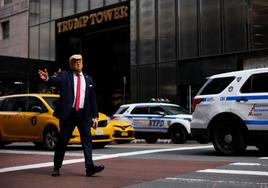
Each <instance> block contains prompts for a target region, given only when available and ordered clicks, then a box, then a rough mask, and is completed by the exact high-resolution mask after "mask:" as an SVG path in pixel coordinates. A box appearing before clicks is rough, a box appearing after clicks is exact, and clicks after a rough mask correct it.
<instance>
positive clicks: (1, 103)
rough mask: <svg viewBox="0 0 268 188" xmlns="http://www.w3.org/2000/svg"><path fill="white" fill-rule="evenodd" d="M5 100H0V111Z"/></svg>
mask: <svg viewBox="0 0 268 188" xmlns="http://www.w3.org/2000/svg"><path fill="white" fill-rule="evenodd" d="M4 101H5V99H0V111H2V108H3V105H4Z"/></svg>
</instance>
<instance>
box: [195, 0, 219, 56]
mask: <svg viewBox="0 0 268 188" xmlns="http://www.w3.org/2000/svg"><path fill="white" fill-rule="evenodd" d="M220 23H221V17H220V0H201V1H200V53H201V55H212V54H219V53H220V50H221V34H220V27H221V26H220Z"/></svg>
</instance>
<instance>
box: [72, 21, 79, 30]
mask: <svg viewBox="0 0 268 188" xmlns="http://www.w3.org/2000/svg"><path fill="white" fill-rule="evenodd" d="M73 21H74V29H77V28H79V27H80V25H79V20H78V19H77V18H75V19H73Z"/></svg>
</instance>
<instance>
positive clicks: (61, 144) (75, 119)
mask: <svg viewBox="0 0 268 188" xmlns="http://www.w3.org/2000/svg"><path fill="white" fill-rule="evenodd" d="M84 114H85V113H84V112H83V110H79V111H78V112H76V111H75V110H74V109H73V110H72V113H71V115H70V116H69V118H67V119H66V120H60V135H59V139H58V142H57V143H56V146H55V154H54V168H58V169H59V168H61V166H62V162H63V159H64V155H65V151H66V146H67V144H68V142H69V140H70V138H71V136H72V132H73V130H74V129H75V127H76V126H77V128H78V130H79V133H80V138H81V143H82V148H83V151H84V156H85V166H86V168H92V166H93V165H94V163H93V160H92V138H91V133H90V122H88V121H87V120H86V118H85V117H84Z"/></svg>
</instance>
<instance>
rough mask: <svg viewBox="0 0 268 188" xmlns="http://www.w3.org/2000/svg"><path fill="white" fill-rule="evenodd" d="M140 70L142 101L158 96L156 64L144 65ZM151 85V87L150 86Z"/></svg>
mask: <svg viewBox="0 0 268 188" xmlns="http://www.w3.org/2000/svg"><path fill="white" fill-rule="evenodd" d="M138 72H139V82H138V84H139V94H140V98H139V100H140V101H148V100H150V99H151V98H152V97H155V96H156V68H155V64H151V65H146V66H142V67H140V68H139V70H138ZM148 86H150V87H148Z"/></svg>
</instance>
